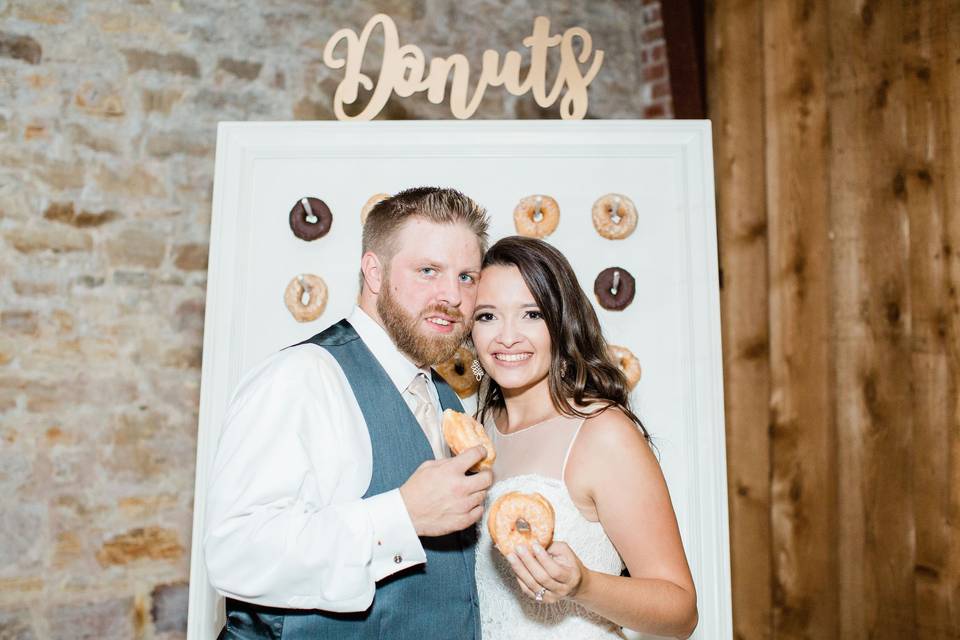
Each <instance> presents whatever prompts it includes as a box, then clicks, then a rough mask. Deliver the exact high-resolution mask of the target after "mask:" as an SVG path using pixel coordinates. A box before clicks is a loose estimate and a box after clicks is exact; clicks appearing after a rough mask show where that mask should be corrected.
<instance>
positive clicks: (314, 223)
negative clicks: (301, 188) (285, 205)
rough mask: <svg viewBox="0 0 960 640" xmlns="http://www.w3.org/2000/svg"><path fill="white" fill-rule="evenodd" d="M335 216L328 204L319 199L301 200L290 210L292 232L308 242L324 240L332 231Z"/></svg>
mask: <svg viewBox="0 0 960 640" xmlns="http://www.w3.org/2000/svg"><path fill="white" fill-rule="evenodd" d="M332 224H333V214H332V213H330V207H328V206H327V203H326V202H324V201H323V200H320V199H318V198H300V199H299V200H298V201H297V204H295V205H293V209H290V230H291V231H293V235H295V236H297V237H298V238H300V239H301V240H306V241H307V242H309V241H311V240H316V239H317V238H322V237H323V236H325V235H327V233H329V231H330V226H331V225H332Z"/></svg>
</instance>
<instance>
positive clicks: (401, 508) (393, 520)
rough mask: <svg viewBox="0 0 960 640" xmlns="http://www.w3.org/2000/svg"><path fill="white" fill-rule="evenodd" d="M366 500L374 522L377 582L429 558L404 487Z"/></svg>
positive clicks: (372, 563)
mask: <svg viewBox="0 0 960 640" xmlns="http://www.w3.org/2000/svg"><path fill="white" fill-rule="evenodd" d="M363 502H364V504H365V505H366V507H367V512H368V513H369V514H370V521H371V522H372V523H373V553H372V554H371V559H370V573H371V575H372V577H373V579H374V581H378V580H382V579H383V578H386V577H387V576H390V575H393V574H394V573H397V572H398V571H402V570H404V569H406V568H407V567H412V566H414V565H417V564H422V563H424V562H426V561H427V554H426V553H425V552H424V551H423V545H422V544H420V538H418V537H417V532H416V530H415V529H414V528H413V522H411V521H410V514H409V513H408V512H407V505H406V504H404V502H403V497H402V496H401V495H400V489H393V490H392V491H387V492H385V493H379V494H377V495H375V496H371V497H369V498H367V499H365V500H364V501H363Z"/></svg>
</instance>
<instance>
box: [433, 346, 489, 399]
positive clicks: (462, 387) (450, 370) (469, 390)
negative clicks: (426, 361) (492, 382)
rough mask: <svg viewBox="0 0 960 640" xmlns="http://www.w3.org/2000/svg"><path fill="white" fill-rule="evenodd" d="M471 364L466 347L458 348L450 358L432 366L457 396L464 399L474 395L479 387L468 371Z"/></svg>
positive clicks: (471, 359) (468, 350) (470, 356)
mask: <svg viewBox="0 0 960 640" xmlns="http://www.w3.org/2000/svg"><path fill="white" fill-rule="evenodd" d="M471 362H473V353H472V352H471V351H470V349H468V348H466V347H460V348H459V349H457V352H456V353H455V354H453V357H452V358H450V359H449V360H445V361H444V362H441V363H440V364H437V365H434V367H433V368H434V369H436V370H437V373H439V374H440V376H441V377H442V378H443V379H444V380H446V381H447V384H449V385H450V387H451V388H452V389H453V390H454V391H456V392H457V395H458V396H460V397H461V398H466V397H469V396H472V395H473V394H474V393H476V392H477V388H478V387H479V386H480V382H479V381H478V380H477V378H476V376H474V375H473V371H471V370H470V363H471Z"/></svg>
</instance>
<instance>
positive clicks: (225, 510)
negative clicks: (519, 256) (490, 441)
mask: <svg viewBox="0 0 960 640" xmlns="http://www.w3.org/2000/svg"><path fill="white" fill-rule="evenodd" d="M486 241H487V217H486V212H485V211H484V210H483V209H482V208H481V207H480V206H478V205H477V204H476V203H475V202H473V201H472V200H471V199H469V198H467V197H466V196H464V195H463V194H461V193H459V192H457V191H454V190H452V189H437V188H416V189H408V190H407V191H403V192H401V193H399V194H397V195H395V196H393V197H391V198H389V199H387V200H384V201H383V202H381V203H379V204H378V205H376V207H374V209H373V210H372V211H371V213H370V215H369V217H368V219H367V222H366V224H365V225H364V230H363V256H362V258H361V263H360V269H361V295H360V303H359V306H358V307H357V308H355V309H354V311H353V312H352V313H351V315H350V316H349V317H348V318H347V319H345V320H341V321H340V322H338V323H337V324H334V325H333V326H331V327H329V328H328V329H326V330H324V331H323V332H321V333H319V334H318V335H316V336H314V337H313V338H311V339H309V340H307V341H306V342H304V343H301V344H299V345H296V346H294V347H291V348H288V349H285V350H283V351H281V352H279V353H277V354H275V355H273V356H272V357H270V358H269V359H268V360H267V361H266V362H264V363H262V364H261V365H259V366H258V367H257V368H255V369H254V370H253V371H252V372H250V373H249V374H248V375H247V376H246V377H245V378H244V380H243V381H242V382H241V383H240V385H239V387H238V389H237V391H236V394H235V396H234V398H233V400H232V402H231V404H230V407H229V409H228V411H227V416H226V419H225V424H224V428H223V433H222V435H221V438H220V442H219V444H218V448H217V453H216V459H215V463H214V470H213V476H212V481H211V484H210V486H209V488H208V497H207V504H208V506H207V528H206V531H205V536H204V553H205V560H206V563H207V570H208V573H209V576H210V582H211V584H213V586H214V587H215V588H216V589H217V590H218V591H220V592H221V593H222V594H224V595H225V596H226V597H227V601H226V602H227V605H226V609H227V623H226V626H225V627H224V629H223V631H222V632H221V634H220V638H229V639H244V640H246V639H250V638H276V639H278V640H279V639H280V638H281V637H282V638H283V639H284V640H290V639H292V640H299V639H306V638H311V639H314V638H338V639H339V638H371V639H372V638H384V639H387V638H390V639H393V638H396V639H400V640H403V639H406V638H411V639H416V640H427V639H428V638H429V639H430V640H433V639H436V638H457V639H461V638H475V639H477V640H479V638H480V622H479V613H478V606H477V593H476V586H475V584H474V575H473V568H474V549H473V546H474V537H473V527H472V525H473V524H474V523H475V522H477V520H479V519H480V516H481V515H482V512H483V500H484V497H485V495H486V490H487V489H488V488H489V486H490V484H491V482H492V478H491V475H490V472H489V471H484V472H481V473H478V474H476V475H470V476H468V475H466V471H467V469H468V468H469V467H471V466H472V465H473V464H475V463H476V462H478V461H479V460H480V459H481V458H482V457H483V456H484V452H483V449H482V447H476V448H474V449H470V450H468V451H465V452H463V453H461V454H460V455H459V456H456V457H449V451H448V450H447V448H446V446H445V444H444V442H443V437H442V434H441V432H440V419H439V418H440V414H441V413H442V411H443V409H446V408H452V409H456V410H462V407H461V406H460V402H459V400H458V398H457V396H456V394H455V393H453V391H452V390H451V389H450V387H449V386H448V385H447V384H446V383H445V382H444V381H443V380H442V379H441V378H439V377H437V376H436V375H434V374H433V372H432V371H431V369H430V365H431V364H434V363H437V362H440V361H442V360H445V359H447V358H449V357H451V356H452V355H453V354H454V352H455V351H456V349H457V348H458V347H459V345H460V343H461V342H462V341H463V339H464V338H465V336H466V335H467V333H468V331H469V329H470V325H471V323H472V317H473V307H474V302H475V298H476V285H477V278H478V277H479V271H480V262H481V257H482V255H483V252H484V250H485V248H486Z"/></svg>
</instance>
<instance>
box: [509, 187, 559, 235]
mask: <svg viewBox="0 0 960 640" xmlns="http://www.w3.org/2000/svg"><path fill="white" fill-rule="evenodd" d="M559 223H560V205H558V204H557V201H556V200H554V199H553V198H551V197H550V196H545V195H532V196H527V197H526V198H524V199H522V200H521V201H520V202H519V203H518V204H517V207H516V209H514V210H513V224H514V226H516V228H517V233H519V234H520V235H522V236H528V237H531V238H544V237H546V236H548V235H550V234H551V233H553V232H554V230H555V229H556V228H557V225H558V224H559Z"/></svg>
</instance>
